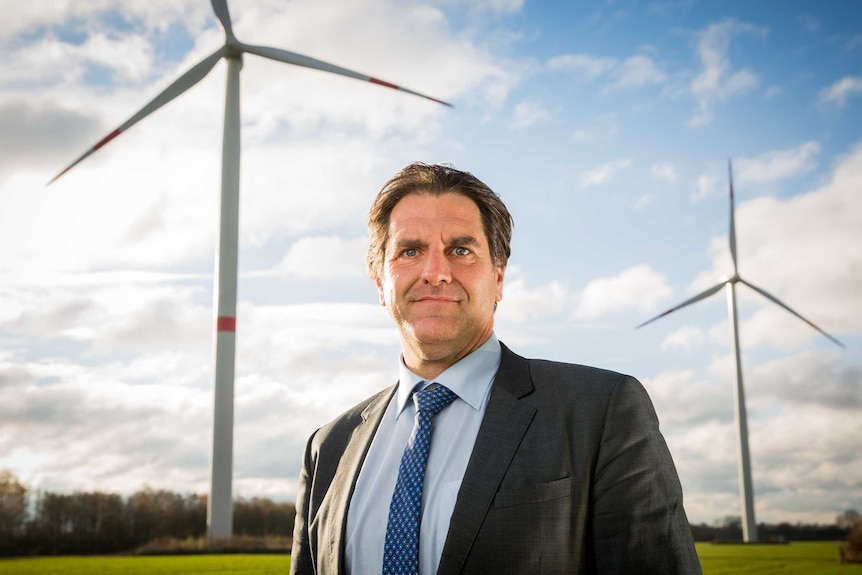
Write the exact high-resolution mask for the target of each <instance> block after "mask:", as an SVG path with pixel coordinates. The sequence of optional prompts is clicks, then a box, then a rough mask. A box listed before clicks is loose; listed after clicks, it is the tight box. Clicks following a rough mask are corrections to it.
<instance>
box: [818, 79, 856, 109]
mask: <svg viewBox="0 0 862 575" xmlns="http://www.w3.org/2000/svg"><path fill="white" fill-rule="evenodd" d="M860 93H862V76H845V77H844V78H841V79H840V80H838V81H837V82H835V83H834V84H832V85H830V86H828V87H826V88H823V89H822V90H821V91H820V102H821V103H826V104H835V105H836V106H838V107H839V108H843V107H844V105H845V104H847V99H848V98H849V97H850V96H853V95H854V94H860Z"/></svg>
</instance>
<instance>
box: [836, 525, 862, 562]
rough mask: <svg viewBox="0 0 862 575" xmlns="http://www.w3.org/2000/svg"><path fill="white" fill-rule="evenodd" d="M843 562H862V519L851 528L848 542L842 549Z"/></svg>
mask: <svg viewBox="0 0 862 575" xmlns="http://www.w3.org/2000/svg"><path fill="white" fill-rule="evenodd" d="M841 562H842V563H844V562H852V563H862V521H857V522H856V523H855V524H854V525H853V527H851V528H850V533H849V534H848V535H847V543H845V544H844V547H843V548H842V549H841Z"/></svg>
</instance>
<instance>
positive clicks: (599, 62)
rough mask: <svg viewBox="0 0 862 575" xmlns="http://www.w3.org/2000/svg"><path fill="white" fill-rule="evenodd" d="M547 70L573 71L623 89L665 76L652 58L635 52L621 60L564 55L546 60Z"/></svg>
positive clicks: (660, 79)
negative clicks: (601, 79) (603, 79)
mask: <svg viewBox="0 0 862 575" xmlns="http://www.w3.org/2000/svg"><path fill="white" fill-rule="evenodd" d="M548 67H549V68H550V69H551V70H565V71H571V72H574V73H575V74H577V75H580V76H582V77H584V78H585V79H586V80H589V81H594V80H598V79H600V78H605V80H606V87H607V88H608V89H624V88H634V87H639V86H646V85H649V84H661V83H663V82H664V81H665V80H666V79H667V75H666V74H665V73H664V72H663V71H662V70H661V69H660V68H659V67H658V66H657V65H656V63H655V62H654V61H653V59H652V58H650V57H649V56H644V55H642V54H637V55H634V56H630V57H628V58H626V59H625V60H620V59H617V58H602V57H598V56H591V55H588V54H564V55H561V56H555V57H554V58H551V59H550V60H548Z"/></svg>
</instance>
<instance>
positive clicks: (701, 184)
mask: <svg viewBox="0 0 862 575" xmlns="http://www.w3.org/2000/svg"><path fill="white" fill-rule="evenodd" d="M695 188H696V189H695V191H694V192H692V194H691V201H693V202H699V201H701V200H704V199H706V198H709V197H711V196H715V195H717V194H718V193H719V192H720V190H719V188H718V181H717V180H716V179H715V177H714V176H710V175H708V174H704V175H702V176H699V177H698V178H697V181H695Z"/></svg>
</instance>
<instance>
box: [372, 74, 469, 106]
mask: <svg viewBox="0 0 862 575" xmlns="http://www.w3.org/2000/svg"><path fill="white" fill-rule="evenodd" d="M368 81H369V82H371V83H372V84H377V85H378V86H384V87H386V88H392V89H393V90H405V89H404V88H402V87H401V86H399V85H397V84H393V83H392V82H387V81H386V80H378V79H377V78H373V77H369V78H368ZM406 91H407V92H410V93H411V94H415V95H417V96H421V97H423V98H425V99H426V100H431V101H432V102H437V103H438V104H443V105H444V106H449V107H450V108H452V107H453V106H452V104H450V103H449V102H444V101H443V100H438V99H437V98H432V97H431V96H426V95H424V94H419V93H417V92H413V91H411V90H406Z"/></svg>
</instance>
